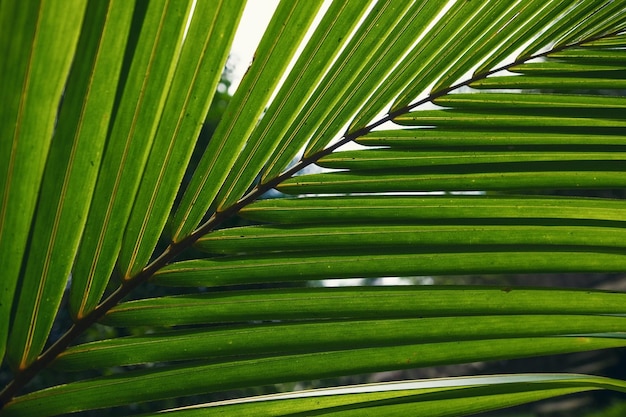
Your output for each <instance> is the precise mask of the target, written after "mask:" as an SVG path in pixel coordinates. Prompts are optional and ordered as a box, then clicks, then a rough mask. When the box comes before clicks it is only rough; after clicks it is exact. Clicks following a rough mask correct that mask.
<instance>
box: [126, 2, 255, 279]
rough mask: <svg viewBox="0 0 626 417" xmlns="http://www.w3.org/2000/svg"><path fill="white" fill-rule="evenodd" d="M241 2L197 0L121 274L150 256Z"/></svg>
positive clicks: (133, 217) (223, 60) (134, 215)
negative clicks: (204, 0) (206, 0)
mask: <svg viewBox="0 0 626 417" xmlns="http://www.w3.org/2000/svg"><path fill="white" fill-rule="evenodd" d="M244 5H245V2H239V3H238V4H237V5H236V7H235V6H233V5H232V4H229V3H228V2H213V1H210V2H200V3H199V4H197V5H196V7H195V10H194V16H193V19H192V21H191V25H190V27H189V33H188V34H187V36H186V37H185V45H184V47H183V50H182V52H181V59H180V62H179V64H178V67H177V69H176V73H175V74H174V79H173V81H172V86H171V89H170V92H169V95H168V98H167V101H166V103H165V107H164V110H163V117H162V119H161V121H160V124H159V128H158V130H157V132H156V136H155V139H154V141H155V142H154V145H153V147H152V151H151V153H150V157H149V159H148V163H147V166H146V170H145V172H144V174H143V178H142V183H141V185H140V187H139V191H138V192H137V197H136V199H135V203H134V205H133V210H132V213H131V215H130V218H129V220H128V225H127V226H126V232H125V234H124V240H123V241H122V247H121V250H120V255H119V258H118V262H117V267H118V268H119V270H120V271H121V273H122V276H123V277H124V278H130V277H131V276H133V275H134V274H136V273H137V272H139V271H140V270H141V269H142V268H143V267H144V266H145V265H146V264H147V263H148V260H149V259H150V256H151V255H152V251H153V250H154V247H155V246H156V244H157V241H158V239H159V237H160V235H161V232H162V230H163V227H164V225H165V222H166V220H167V217H168V215H169V212H170V210H171V207H172V205H173V204H174V198H175V197H176V192H177V190H178V187H179V186H180V182H181V180H182V178H183V174H184V173H185V170H186V168H187V164H188V162H189V159H190V157H191V153H192V151H193V149H194V145H195V143H196V138H197V137H198V134H199V133H200V129H201V127H202V122H203V121H204V119H205V117H206V114H207V112H208V110H209V106H210V104H211V101H212V99H213V96H214V94H215V91H216V88H217V84H218V83H219V81H220V77H221V74H222V70H223V68H224V65H225V63H226V58H227V57H228V51H229V48H230V44H231V42H232V40H233V37H234V34H235V28H236V27H237V23H238V22H239V19H240V17H241V14H242V12H243V7H244Z"/></svg>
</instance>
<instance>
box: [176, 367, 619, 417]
mask: <svg viewBox="0 0 626 417" xmlns="http://www.w3.org/2000/svg"><path fill="white" fill-rule="evenodd" d="M596 389H613V390H616V391H623V390H624V387H623V383H622V382H621V381H618V380H611V379H608V378H601V377H590V376H586V375H575V374H573V375H566V374H523V375H494V376H489V377H484V376H482V377H460V378H442V379H434V380H423V381H405V382H389V383H378V384H367V385H361V386H346V387H337V388H334V387H331V388H326V389H317V390H309V391H300V392H294V393H289V394H273V395H265V396H258V397H252V398H247V399H244V400H230V401H228V400H227V401H221V402H216V403H209V404H204V405H201V406H190V407H181V408H179V409H174V410H171V411H170V412H169V413H168V415H175V416H183V417H195V416H204V415H206V413H207V411H209V410H210V412H212V413H215V414H216V415H224V416H229V415H241V414H246V415H251V416H255V415H259V416H261V415H262V416H280V415H302V413H310V412H318V413H329V412H332V413H333V415H338V416H358V415H363V414H364V413H367V415H369V416H404V415H410V414H413V413H417V414H419V415H428V416H433V417H450V416H463V415H470V414H474V413H477V412H483V411H490V410H496V409H499V408H504V407H511V406H513V405H518V404H523V403H526V402H530V401H538V400H540V399H545V398H550V397H552V396H557V395H565V394H572V393H576V392H582V391H587V390H596ZM312 410H314V411H312Z"/></svg>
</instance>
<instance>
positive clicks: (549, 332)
mask: <svg viewBox="0 0 626 417" xmlns="http://www.w3.org/2000/svg"><path fill="white" fill-rule="evenodd" d="M156 314H158V313H156ZM624 324H626V318H625V317H611V316H584V315H546V316H542V315H534V316H529V315H516V316H507V315H496V316H472V317H465V316H455V317H440V318H418V319H396V320H366V321H340V322H328V321H324V322H321V323H304V324H288V325H286V324H272V325H257V326H228V327H223V326H222V327H220V328H219V329H216V330H215V329H214V330H206V329H202V330H191V331H187V330H185V331H173V332H161V333H159V332H157V333H154V334H149V335H142V336H130V337H125V338H118V339H108V340H102V341H98V342H92V343H85V344H82V345H78V346H75V347H72V348H70V349H68V350H66V351H65V352H63V354H61V355H60V356H59V357H58V359H57V360H56V361H55V363H54V366H55V367H56V369H62V370H65V371H78V370H85V369H105V368H111V367H115V366H125V365H137V364H145V363H160V362H174V361H191V360H200V359H210V360H211V361H213V362H217V361H230V360H232V358H233V357H236V356H241V357H244V356H246V357H250V358H252V357H268V356H280V355H289V354H292V353H295V352H300V353H313V352H329V351H337V350H350V349H362V348H370V347H382V346H398V345H407V344H425V345H426V344H429V343H440V342H458V343H462V342H464V341H472V340H493V341H494V343H497V339H504V338H520V339H521V338H529V337H538V336H566V335H573V334H577V335H580V334H587V333H611V332H620V331H622V330H623V329H624Z"/></svg>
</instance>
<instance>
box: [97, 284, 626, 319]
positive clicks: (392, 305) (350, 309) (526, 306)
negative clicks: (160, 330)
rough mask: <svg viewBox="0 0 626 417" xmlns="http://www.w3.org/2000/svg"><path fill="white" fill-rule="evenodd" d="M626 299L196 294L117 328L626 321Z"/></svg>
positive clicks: (564, 294) (371, 290)
mask: <svg viewBox="0 0 626 417" xmlns="http://www.w3.org/2000/svg"><path fill="white" fill-rule="evenodd" d="M625 299H626V295H625V294H623V293H618V292H602V291H597V290H596V291H592V290H560V289H537V288H535V289H532V288H511V287H501V288H496V287H467V286H466V287H463V286H454V287H450V286H401V287H393V286H390V287H384V286H373V287H357V288H353V287H335V288H333V287H330V288H292V289H269V290H257V291H229V292H225V293H205V294H189V295H181V296H170V297H161V298H152V299H143V300H136V301H129V302H125V303H122V304H120V305H118V306H117V307H115V308H113V309H112V310H111V311H110V312H109V313H108V314H107V315H106V316H105V317H104V319H103V323H105V324H108V325H112V326H179V325H189V324H206V323H224V322H226V323H228V322H239V323H241V322H246V321H251V320H252V321H276V320H281V321H293V320H311V319H313V320H330V319H332V320H342V319H352V318H353V319H357V318H358V319H361V320H364V319H399V318H420V317H422V318H423V317H450V316H459V313H462V315H463V316H486V315H498V314H504V315H517V314H526V315H534V314H624V313H626V302H625Z"/></svg>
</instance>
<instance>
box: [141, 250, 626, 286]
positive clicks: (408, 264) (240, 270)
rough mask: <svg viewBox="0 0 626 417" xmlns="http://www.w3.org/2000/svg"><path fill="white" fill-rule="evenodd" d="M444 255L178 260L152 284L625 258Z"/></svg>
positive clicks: (488, 270) (464, 270)
mask: <svg viewBox="0 0 626 417" xmlns="http://www.w3.org/2000/svg"><path fill="white" fill-rule="evenodd" d="M449 250H450V251H449V252H444V251H442V252H436V251H434V252H432V253H431V252H428V251H426V250H418V249H414V250H413V251H412V252H411V250H410V249H409V250H404V251H398V252H399V253H395V254H389V253H387V254H383V255H378V254H372V253H369V254H368V253H357V254H354V253H349V252H346V253H345V254H344V255H337V254H336V252H334V251H319V252H314V253H305V252H298V253H296V254H281V255H276V254H274V255H265V256H261V255H259V256H243V255H242V256H233V257H221V258H216V259H207V260H193V261H181V262H177V263H173V264H171V265H168V266H167V267H165V268H163V269H162V270H160V271H159V272H158V273H157V274H156V275H155V276H154V278H153V282H154V283H155V284H157V285H168V286H177V287H185V286H189V287H215V286H220V285H240V284H255V283H268V282H303V281H308V280H323V279H340V278H379V277H385V276H407V277H412V276H428V275H450V274H452V275H460V274H461V275H462V274H504V273H519V274H523V273H550V272H620V271H622V270H623V269H624V268H625V267H626V255H624V254H622V253H619V252H618V253H616V252H615V251H612V250H611V249H607V250H596V251H576V250H568V249H567V248H562V249H558V248H557V249H553V250H550V249H548V248H535V249H534V250H533V249H529V250H527V251H522V250H520V251H516V250H515V249H514V248H512V249H511V250H510V251H505V250H503V248H501V247H498V246H495V247H483V248H481V250H477V251H475V252H474V251H468V250H463V248H458V247H457V248H449ZM406 252H409V253H406Z"/></svg>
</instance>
